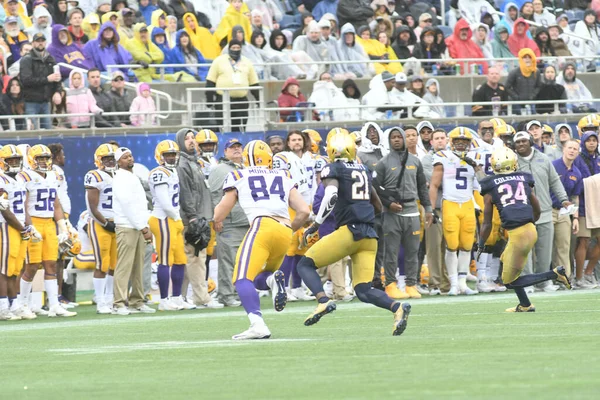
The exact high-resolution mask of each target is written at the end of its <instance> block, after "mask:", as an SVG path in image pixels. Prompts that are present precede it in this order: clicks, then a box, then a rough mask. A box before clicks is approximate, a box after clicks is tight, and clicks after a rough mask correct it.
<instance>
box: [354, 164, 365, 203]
mask: <svg viewBox="0 0 600 400" xmlns="http://www.w3.org/2000/svg"><path fill="white" fill-rule="evenodd" d="M352 179H354V180H355V181H356V182H354V183H353V184H352V200H369V190H368V188H369V178H368V177H367V173H366V172H365V171H352Z"/></svg>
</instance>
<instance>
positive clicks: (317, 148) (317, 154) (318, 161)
mask: <svg viewBox="0 0 600 400" xmlns="http://www.w3.org/2000/svg"><path fill="white" fill-rule="evenodd" d="M302 132H304V133H306V134H308V137H309V139H310V154H311V155H312V157H313V158H314V168H315V181H316V182H315V184H314V187H315V188H316V187H317V186H319V184H320V183H321V171H323V168H325V165H327V163H328V162H329V161H328V160H327V157H323V156H322V155H321V143H322V142H323V138H322V137H321V135H320V134H319V132H317V131H315V130H314V129H305V130H303V131H302ZM306 154H309V153H308V152H307V153H306ZM315 192H316V189H315ZM313 198H314V195H313Z"/></svg>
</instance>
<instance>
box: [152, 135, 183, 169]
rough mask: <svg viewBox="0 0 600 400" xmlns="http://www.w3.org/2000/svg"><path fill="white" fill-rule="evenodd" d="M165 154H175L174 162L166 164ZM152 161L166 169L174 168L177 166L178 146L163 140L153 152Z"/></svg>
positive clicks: (170, 141)
mask: <svg viewBox="0 0 600 400" xmlns="http://www.w3.org/2000/svg"><path fill="white" fill-rule="evenodd" d="M165 154H175V161H174V162H172V163H169V162H167V160H166V159H165V157H164V156H165ZM154 159H155V160H156V162H157V163H158V165H164V166H165V167H167V168H176V167H177V164H179V146H178V145H177V143H175V142H174V141H172V140H163V141H162V142H160V143H159V144H158V145H156V150H154Z"/></svg>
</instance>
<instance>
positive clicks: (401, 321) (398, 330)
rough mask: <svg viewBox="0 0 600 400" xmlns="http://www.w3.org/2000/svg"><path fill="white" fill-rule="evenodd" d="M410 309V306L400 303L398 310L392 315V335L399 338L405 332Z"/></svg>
mask: <svg viewBox="0 0 600 400" xmlns="http://www.w3.org/2000/svg"><path fill="white" fill-rule="evenodd" d="M410 308H411V307H410V304H408V303H400V308H398V311H396V312H395V313H394V331H393V332H392V335H394V336H400V335H402V333H403V332H404V330H406V325H407V324H408V316H409V314H410Z"/></svg>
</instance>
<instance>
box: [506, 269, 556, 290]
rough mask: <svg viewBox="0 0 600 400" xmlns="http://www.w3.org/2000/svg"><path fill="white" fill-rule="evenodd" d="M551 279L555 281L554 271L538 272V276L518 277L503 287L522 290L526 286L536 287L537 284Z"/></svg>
mask: <svg viewBox="0 0 600 400" xmlns="http://www.w3.org/2000/svg"><path fill="white" fill-rule="evenodd" d="M551 279H556V274H555V273H554V271H546V272H540V273H539V274H531V275H525V276H520V277H518V278H517V279H515V280H514V281H512V282H511V283H510V284H506V283H505V285H506V287H507V288H509V289H514V288H524V287H527V286H532V285H537V284H538V283H542V282H546V281H549V280H551Z"/></svg>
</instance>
